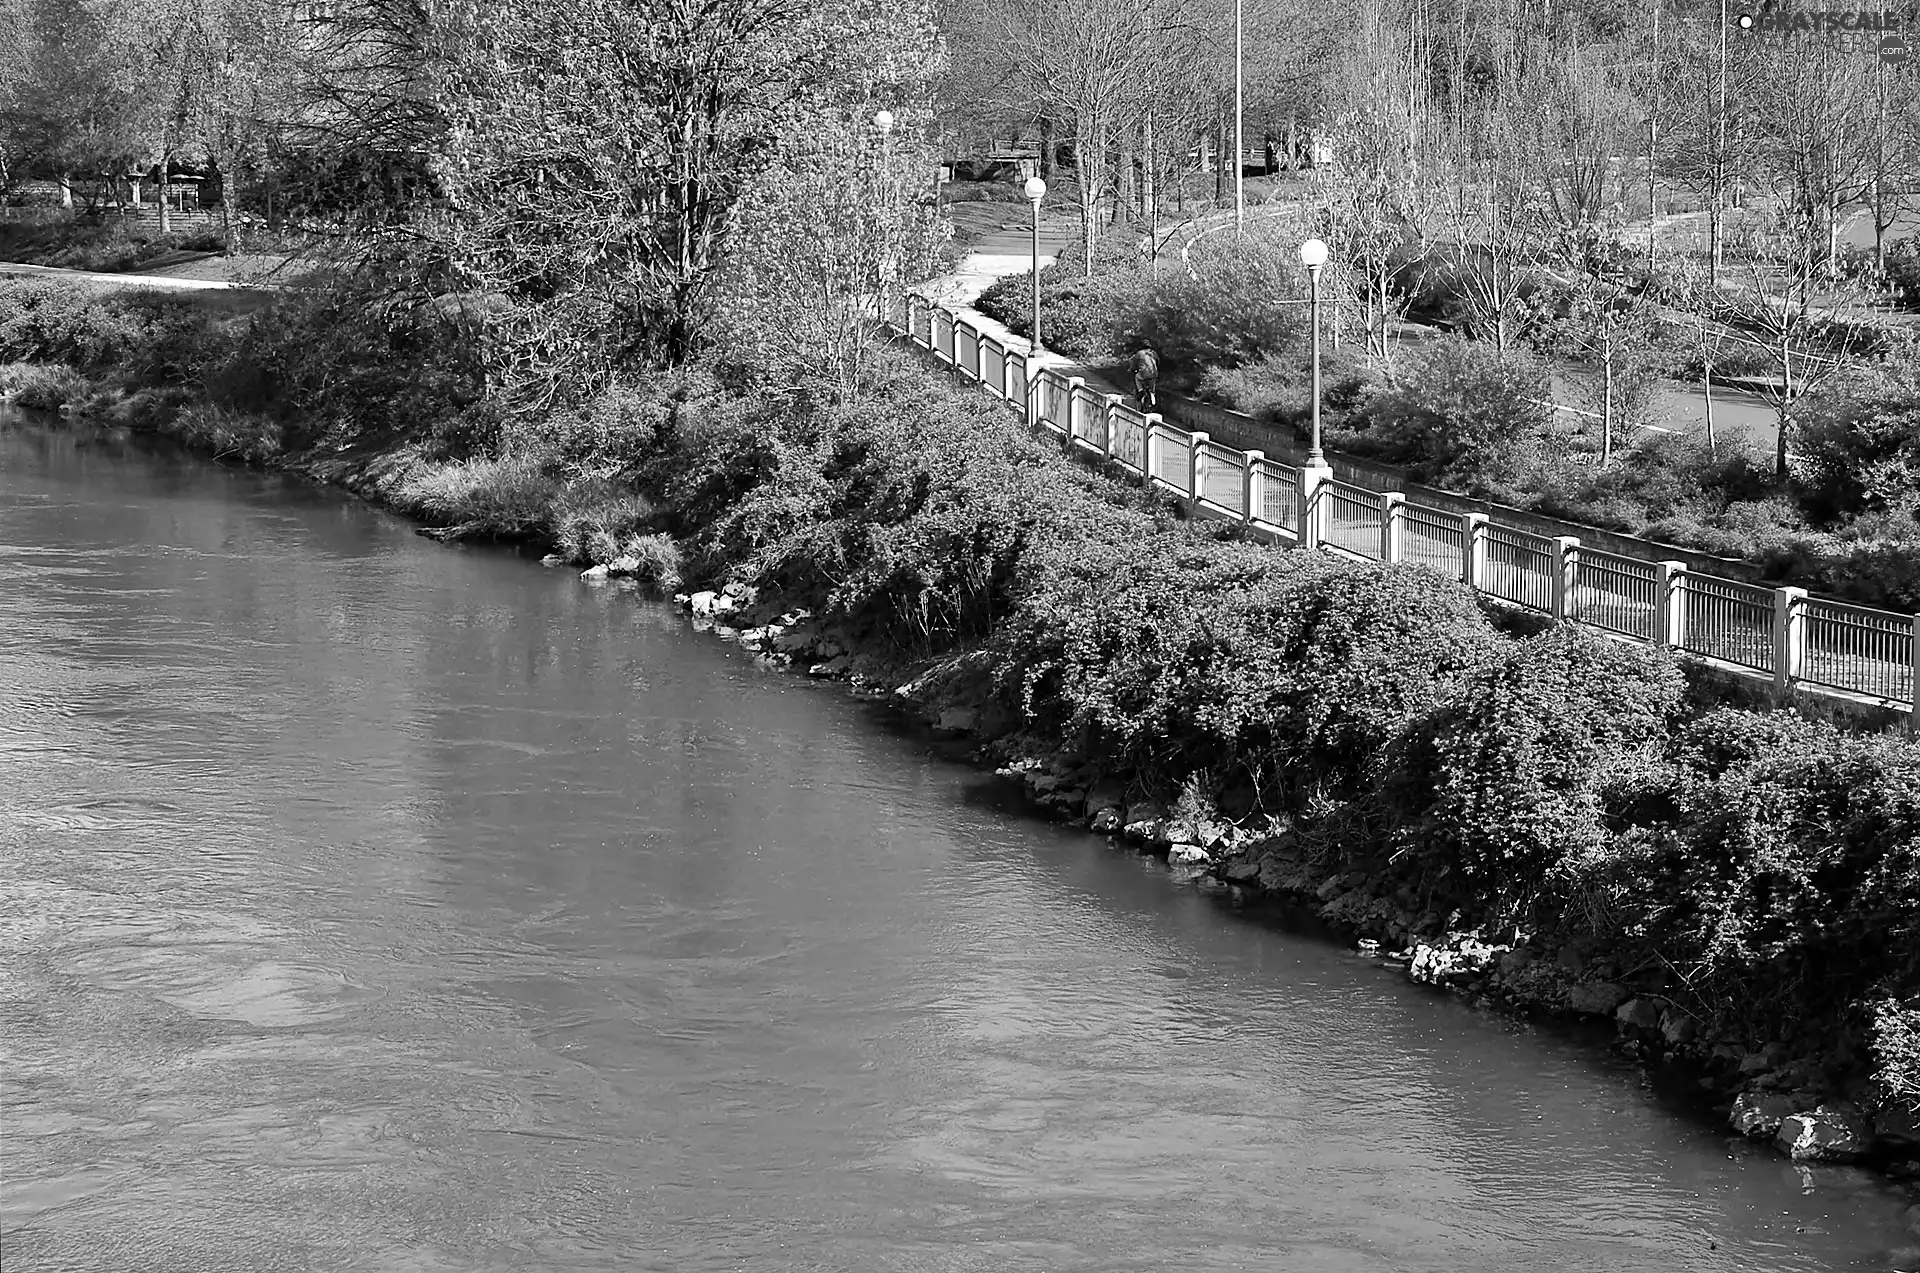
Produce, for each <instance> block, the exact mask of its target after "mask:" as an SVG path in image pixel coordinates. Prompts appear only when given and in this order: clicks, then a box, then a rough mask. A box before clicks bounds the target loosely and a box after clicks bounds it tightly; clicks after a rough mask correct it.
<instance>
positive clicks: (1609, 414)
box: [1600, 350, 1613, 468]
mask: <svg viewBox="0 0 1920 1273" xmlns="http://www.w3.org/2000/svg"><path fill="white" fill-rule="evenodd" d="M1602 374H1603V375H1604V376H1605V377H1606V379H1605V382H1604V383H1603V384H1602V385H1601V387H1600V467H1601V468H1605V467H1607V465H1609V464H1611V463H1613V351H1612V350H1608V351H1607V353H1606V354H1605V355H1604V363H1603V371H1602Z"/></svg>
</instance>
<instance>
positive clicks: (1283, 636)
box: [1007, 530, 1494, 809]
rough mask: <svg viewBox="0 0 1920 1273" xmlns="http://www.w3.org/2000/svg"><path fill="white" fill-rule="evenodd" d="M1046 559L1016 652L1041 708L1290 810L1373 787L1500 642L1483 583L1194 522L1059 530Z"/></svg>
mask: <svg viewBox="0 0 1920 1273" xmlns="http://www.w3.org/2000/svg"><path fill="white" fill-rule="evenodd" d="M1030 561H1031V569H1032V572H1033V578H1034V583H1033V585H1032V587H1031V589H1030V591H1029V592H1028V593H1027V595H1026V596H1025V598H1024V599H1023V602H1022V604H1021V607H1020V611H1019V613H1018V615H1017V616H1016V617H1015V618H1014V619H1013V621H1012V626H1011V628H1010V630H1009V636H1008V640H1009V643H1010V644H1009V654H1008V656H1007V659H1008V662H1009V664H1010V665H1011V666H1013V667H1015V668H1018V669H1020V675H1021V680H1022V689H1023V690H1024V693H1025V698H1026V702H1025V704H1024V705H1025V706H1026V707H1027V708H1028V709H1029V710H1031V711H1032V712H1034V713H1035V715H1036V717H1037V719H1039V720H1041V721H1043V722H1045V723H1046V724H1047V726H1048V728H1050V729H1051V730H1053V731H1054V732H1055V733H1057V734H1058V735H1059V736H1060V737H1062V738H1065V739H1069V740H1072V741H1073V742H1074V743H1075V745H1077V746H1080V747H1082V748H1084V749H1087V750H1088V751H1089V752H1090V753H1092V754H1099V755H1101V756H1102V757H1105V758H1107V759H1109V760H1110V761H1111V763H1112V764H1113V766H1114V767H1115V768H1116V769H1118V770H1120V771H1123V772H1126V773H1128V774H1131V775H1136V776H1138V777H1139V778H1140V780H1141V781H1142V782H1143V783H1152V784H1160V785H1164V784H1166V783H1169V782H1173V783H1177V782H1178V781H1180V780H1182V779H1184V778H1185V777H1187V776H1189V775H1191V774H1193V773H1196V772H1202V771H1204V772H1207V773H1209V774H1212V775H1215V776H1216V777H1217V778H1218V780H1219V781H1221V782H1223V783H1241V782H1244V783H1247V784H1250V785H1251V786H1252V787H1253V788H1254V789H1255V790H1256V791H1258V792H1261V793H1264V795H1265V797H1266V799H1267V800H1268V801H1269V806H1270V807H1272V808H1276V809H1277V808H1286V807H1298V805H1299V803H1300V802H1301V801H1302V800H1304V799H1305V798H1306V794H1307V793H1308V792H1312V791H1317V790H1322V789H1325V790H1330V791H1335V792H1338V793H1340V795H1341V796H1342V797H1351V796H1352V795H1354V794H1355V793H1356V792H1358V791H1359V790H1360V788H1361V787H1362V785H1363V780H1362V772H1363V770H1364V768H1365V766H1366V765H1367V764H1368V762H1369V759H1370V758H1371V757H1373V756H1374V755H1376V754H1377V753H1378V752H1379V750H1380V748H1381V747H1382V746H1383V745H1384V744H1385V742H1386V741H1387V740H1388V739H1389V738H1390V737H1392V736H1393V735H1394V734H1395V733H1396V732H1397V731H1398V730H1400V729H1401V728H1403V727H1404V726H1405V724H1406V723H1407V722H1408V721H1409V720H1412V719H1414V718H1417V717H1418V716H1419V715H1421V714H1422V713H1423V712H1425V711H1427V710H1429V709H1430V708H1431V707H1432V706H1433V705H1434V704H1435V703H1436V702H1438V701H1439V700H1440V699H1441V698H1442V697H1444V695H1445V693H1446V687H1447V686H1448V685H1449V684H1450V683H1451V682H1452V681H1453V680H1454V679H1456V678H1458V677H1459V676H1460V675H1462V674H1463V673H1464V672H1465V671H1467V670H1468V669H1470V668H1472V667H1474V666H1475V665H1476V664H1477V663H1478V661H1479V660H1480V659H1482V658H1484V657H1486V656H1487V655H1488V654H1489V653H1490V651H1491V648H1492V646H1493V644H1494V637H1493V634H1492V629H1491V628H1490V627H1489V625H1488V624H1487V622H1486V620H1485V618H1484V617H1483V616H1482V615H1481V614H1480V612H1479V611H1478V609H1477V607H1476V606H1475V604H1474V602H1473V600H1472V598H1471V596H1470V594H1468V593H1467V592H1466V591H1465V590H1464V589H1463V588H1461V587H1460V586H1459V585H1458V584H1456V583H1454V582H1452V581H1450V580H1446V579H1443V578H1441V577H1440V576H1439V575H1437V574H1433V573H1432V572H1428V571H1423V570H1418V569H1414V568H1380V569H1365V568H1361V569H1355V568H1352V567H1349V566H1346V565H1343V564H1341V563H1338V562H1335V561H1333V560H1331V559H1328V558H1323V557H1318V556H1311V555H1300V554H1290V553H1274V552H1272V551H1270V550H1267V549H1263V548H1259V547H1255V546H1252V545H1247V544H1236V543H1222V542H1215V541H1212V540H1209V539H1206V538H1204V537H1199V536H1195V535H1193V534H1191V533H1190V532H1187V531H1185V530H1173V531H1169V532H1167V533H1164V534H1160V535H1152V536H1143V537H1139V538H1135V539H1132V540H1124V539H1122V540H1114V539H1107V538H1088V539H1083V540H1076V539H1068V540H1063V541H1057V542H1051V543H1047V544H1043V545H1039V546H1037V547H1036V548H1035V550H1034V551H1033V553H1032V554H1030ZM1115 579H1126V580H1127V581H1128V584H1127V586H1126V587H1125V588H1117V587H1115V586H1114V584H1113V581H1114V580H1115Z"/></svg>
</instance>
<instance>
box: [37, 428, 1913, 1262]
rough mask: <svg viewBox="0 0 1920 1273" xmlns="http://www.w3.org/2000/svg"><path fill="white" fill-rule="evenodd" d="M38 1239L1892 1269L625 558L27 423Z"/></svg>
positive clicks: (106, 1248) (1824, 1209)
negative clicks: (1068, 817) (466, 541)
mask: <svg viewBox="0 0 1920 1273" xmlns="http://www.w3.org/2000/svg"><path fill="white" fill-rule="evenodd" d="M0 825H3V826H4V830H3V831H0V1081H3V1082H4V1090H3V1092H0V1097H3V1098H4V1102H5V1104H4V1109H3V1110H0V1118H3V1119H4V1128H3V1130H4V1141H3V1142H0V1153H3V1154H4V1159H3V1163H0V1166H3V1169H4V1176H3V1179H4V1185H3V1189H4V1192H3V1193H0V1208H3V1213H0V1256H3V1257H4V1264H5V1268H6V1273H39V1271H41V1270H82V1269H85V1270H91V1269H102V1270H116V1271H117V1270H126V1271H128V1273H135V1271H143V1270H181V1271H194V1273H219V1271H224V1270H346V1269H378V1270H420V1271H422V1273H427V1271H432V1273H439V1271H441V1270H586V1269H621V1270H645V1269H658V1270H676V1271H678V1270H686V1271H698V1270H774V1269H820V1270H925V1271H934V1270H940V1271H945V1270H976V1269H977V1270H994V1271H996V1273H1004V1271H1008V1270H1051V1269H1073V1270H1089V1271H1092V1270H1103V1271H1105V1270H1133V1269H1139V1270H1148V1269H1152V1270H1159V1269H1167V1270H1182V1271H1183V1273H1204V1271H1208V1270H1225V1269H1262V1270H1271V1269H1282V1270H1301V1271H1311V1270H1361V1269H1367V1270H1375V1269H1378V1270H1463V1269H1513V1270H1536V1269H1537V1270H1548V1269H1578V1270H1587V1269H1591V1270H1663V1271H1664V1270H1672V1269H1702V1270H1705V1269H1714V1270H1722V1269H1724V1270H1786V1269H1833V1268H1860V1269H1887V1268H1892V1267H1896V1266H1897V1261H1898V1258H1899V1257H1897V1256H1892V1255H1890V1254H1889V1251H1890V1250H1891V1249H1893V1248H1898V1247H1901V1246H1903V1245H1908V1244H1916V1243H1920V1238H1913V1237H1903V1236H1902V1232H1901V1228H1900V1225H1899V1205H1900V1204H1899V1201H1898V1200H1897V1199H1895V1198H1894V1197H1893V1196H1892V1195H1891V1194H1890V1193H1888V1192H1886V1191H1884V1190H1883V1189H1881V1188H1880V1187H1878V1186H1876V1185H1875V1184H1874V1183H1873V1182H1872V1181H1871V1180H1869V1179H1867V1178H1866V1177H1864V1176H1861V1175H1858V1174H1855V1173H1852V1172H1848V1171H1840V1170H1821V1171H1803V1170H1800V1169H1796V1168H1794V1167H1792V1166H1790V1165H1787V1164H1785V1163H1782V1162H1779V1161H1776V1160H1774V1159H1772V1158H1770V1157H1766V1156H1756V1155H1751V1154H1748V1153H1746V1152H1744V1151H1743V1150H1742V1148H1741V1147H1739V1146H1737V1145H1734V1144H1732V1143H1730V1142H1729V1141H1728V1140H1727V1139H1726V1138H1725V1137H1724V1136H1721V1135H1719V1134H1716V1133H1714V1132H1712V1131H1711V1130H1707V1129H1703V1128H1700V1127H1698V1126H1695V1125H1692V1124H1689V1123H1686V1122H1684V1121H1682V1120H1680V1119H1678V1118H1676V1117H1675V1116H1673V1115H1672V1114H1671V1113H1669V1112H1666V1111H1664V1110H1663V1109H1661V1108H1660V1107H1659V1106H1657V1105H1656V1104H1654V1103H1653V1102H1652V1101H1650V1099H1649V1098H1648V1097H1647V1096H1646V1095H1645V1094H1644V1093H1643V1092H1642V1091H1641V1090H1640V1088H1639V1086H1638V1085H1637V1083H1636V1081H1635V1080H1634V1079H1633V1077H1632V1076H1631V1075H1630V1074H1627V1073H1624V1072H1621V1071H1619V1070H1616V1069H1613V1068H1609V1067H1608V1066H1606V1065H1605V1064H1604V1063H1603V1062H1602V1061H1601V1060H1600V1059H1598V1058H1597V1056H1596V1055H1595V1054H1594V1053H1592V1052H1591V1051H1589V1050H1587V1049H1584V1048H1582V1047H1580V1046H1577V1045H1575V1044H1572V1043H1568V1042H1564V1041H1561V1040H1558V1039H1556V1038H1555V1037H1553V1036H1551V1035H1547V1034H1542V1033H1539V1032H1537V1031H1532V1030H1528V1029H1525V1028H1522V1027H1517V1026H1513V1025H1510V1024H1507V1023H1503V1022H1501V1021H1500V1020H1498V1019H1495V1018H1492V1017H1489V1016H1486V1015H1482V1014H1477V1013H1475V1012H1474V1011H1472V1010H1471V1009H1469V1008H1467V1007H1465V1006H1463V1005H1461V1004H1459V1003H1456V1002H1454V1001H1451V1000H1448V999H1444V998H1438V997H1434V996H1431V995H1429V994H1427V993H1425V992H1422V991H1418V990H1416V989H1414V988H1412V987H1409V986H1407V985H1406V984H1404V983H1403V982H1401V981H1400V980H1398V979H1396V978H1395V977H1394V976H1393V975H1391V974H1390V973H1388V972H1386V971H1384V970H1382V969H1380V968H1378V967H1376V966H1374V965H1371V964H1368V963H1366V962H1364V961H1362V960H1360V959H1358V958H1356V957H1354V956H1353V955H1351V954H1349V953H1347V952H1344V951H1341V950H1339V949H1337V948H1334V947H1331V946H1328V945H1325V944H1323V943H1321V942H1319V941H1316V940H1314V939H1312V938H1309V937H1301V936H1294V935H1289V934H1288V933H1287V932H1285V931H1282V930H1281V929H1280V928H1279V927H1278V926H1277V925H1275V924H1274V923H1273V922H1271V921H1263V920H1260V919H1259V918H1257V917H1255V916H1252V915H1248V914H1244V913H1239V912H1236V911H1235V910H1234V908H1233V907H1232V905H1231V904H1230V903H1229V902H1228V901H1226V900H1225V899H1224V898H1222V897H1220V896H1217V895H1212V894H1207V893H1203V892H1199V891H1196V890H1195V889H1194V888H1193V887H1192V886H1190V885H1182V884H1178V883H1176V882H1175V881H1173V880H1172V879H1170V878H1169V877H1168V875H1167V873H1166V872H1165V870H1164V868H1161V867H1159V866H1156V865H1150V864H1143V863H1142V862H1140V861H1139V860H1137V859H1135V858H1134V857H1133V856H1132V855H1131V854H1127V853H1123V852H1117V851H1114V850H1112V849H1109V848H1107V847H1106V846H1105V845H1104V844H1102V843H1101V842H1099V841H1097V840H1094V839H1091V838H1089V837H1087V836H1084V835H1081V834H1072V833H1067V832H1064V831H1061V830H1058V829H1054V828H1050V827H1048V826H1045V825H1043V824H1039V823H1036V822H1034V821H1032V820H1029V819H1026V818H1025V817H1023V816H1021V815H1020V813H1019V811H1018V810H1017V809H1016V808H1015V807H1013V806H1011V805H1009V804H1007V803H1006V801H1005V798H1004V797H1003V796H1002V795H1001V794H1000V793H999V792H998V790H997V788H996V787H995V786H994V785H993V784H992V783H991V782H990V780H988V779H985V778H983V777H982V776H981V775H979V774H977V773H975V772H973V771H970V770H968V769H967V768H964V767H962V766H959V765H956V764H953V763H950V762H947V761H944V760H941V759H939V758H937V757H935V756H933V755H932V754H931V753H929V752H928V751H927V750H926V749H925V748H924V747H923V746H921V745H920V744H918V743H916V742H915V741H913V740H912V739H910V738H907V737H903V736H901V735H899V734H897V733H894V732H891V731H890V730H889V729H888V728H887V727H886V726H885V724H884V722H883V721H881V720H880V719H879V718H878V717H876V716H875V715H874V714H873V710H872V709H870V708H866V707H863V706H861V705H858V704H855V703H852V702H850V701H848V700H847V699H846V698H845V697H844V696H843V695H842V694H841V693H840V692H839V691H837V690H835V689H833V688H831V687H826V686H821V685H816V684H812V683H809V682H807V681H805V680H804V679H800V678H795V677H793V676H791V675H788V674H783V673H780V672H776V671H772V670H768V669H764V668H761V667H757V666H755V665H754V663H753V662H752V661H751V659H750V658H749V657H748V656H746V655H744V654H742V653H740V652H739V651H737V650H735V649H732V648H729V647H726V646H724V645H722V644H721V643H719V642H718V641H717V640H715V639H714V638H712V637H710V636H705V635H701V634H697V633H694V632H692V631H690V630H689V629H688V628H687V627H686V626H685V624H684V623H683V622H682V621H681V620H679V619H678V618H676V617H674V616H673V615H671V614H670V613H668V612H667V611H665V610H663V609H661V608H659V607H657V606H654V605H651V604H648V603H646V602H644V601H641V600H639V599H637V598H635V597H634V596H632V595H631V594H626V593H621V592H618V591H615V590H611V589H604V588H603V589H594V588H590V587H588V586H585V585H583V584H582V583H581V582H580V581H579V580H578V579H577V578H575V577H574V576H573V575H572V572H568V571H543V570H541V569H540V568H539V567H537V566H535V565H533V564H531V563H530V562H528V561H527V560H526V559H524V558H520V557H516V556H513V555H510V554H505V553H500V552H494V551H487V550H478V549H467V550H461V549H453V548H446V547H442V546H440V545H437V544H434V543H431V542H429V541H426V540H423V539H421V538H419V537H417V536H415V535H414V534H412V533H411V532H410V531H409V530H408V529H407V528H406V527H405V526H404V525H402V524H400V523H399V522H397V521H395V520H393V519H391V518H388V517H385V516H383V515H380V514H377V513H374V512H371V511H368V510H366V509H363V508H360V507H358V506H356V505H354V504H351V503H349V502H346V501H344V500H342V499H339V498H336V497H334V496H332V495H330V494H323V493H318V492H314V491H311V490H308V489H305V488H302V487H300V486H297V485H294V484H290V483H284V482H279V481H273V480H268V479H264V478H261V477H258V476H254V475H249V474H244V473H235V472H229V471H223V470H221V469H217V468H214V467H212V466H210V465H207V464H203V463H200V462H198V461H190V460H185V459H180V458H170V457H166V456H155V455H150V454H146V453H143V452H140V451H138V450H133V449H130V448H129V447H128V446H126V445H125V444H122V443H115V442H113V441H112V440H110V439H100V438H95V439H91V440H88V439H83V438H79V437H76V436H74V435H71V434H65V433H54V432H46V431H41V430H38V429H35V428H30V427H25V426H21V427H15V428H13V429H11V430H10V431H4V432H0Z"/></svg>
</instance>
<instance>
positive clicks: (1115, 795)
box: [1086, 782, 1127, 818]
mask: <svg viewBox="0 0 1920 1273" xmlns="http://www.w3.org/2000/svg"><path fill="white" fill-rule="evenodd" d="M1126 803H1127V793H1126V792H1125V791H1124V790H1123V789H1122V788H1121V787H1120V785H1119V784H1118V783H1112V782H1103V783H1099V784H1098V785H1096V786H1095V787H1094V788H1093V790H1091V791H1089V792H1087V804H1086V809H1087V813H1088V815H1089V816H1091V815H1093V814H1096V813H1099V812H1100V811H1101V810H1102V809H1111V810H1113V813H1114V816H1115V817H1116V818H1118V817H1120V816H1122V814H1123V812H1124V810H1125V808H1126Z"/></svg>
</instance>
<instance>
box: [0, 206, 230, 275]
mask: <svg viewBox="0 0 1920 1273" xmlns="http://www.w3.org/2000/svg"><path fill="white" fill-rule="evenodd" d="M225 250H226V241H225V239H224V238H223V237H222V236H221V235H220V234H219V233H218V232H216V231H213V230H208V229H204V228H202V229H185V230H174V231H171V232H169V233H167V234H161V233H160V232H159V231H158V230H156V229H150V228H148V227H146V226H144V225H143V224H141V223H140V222H137V221H136V222H131V223H129V222H127V221H124V220H122V219H120V218H118V217H109V218H104V219H98V220H96V219H91V218H88V217H85V216H73V217H62V218H58V219H55V220H52V221H41V222H0V260H7V261H22V262H25V263H27V264H30V265H51V266H57V267H59V268H61V269H69V270H92V271H98V272H100V273H107V274H112V273H118V272H121V271H124V270H132V269H138V268H139V267H140V266H142V265H144V264H146V263H147V262H149V261H151V260H153V259H154V258H156V257H160V256H164V255H166V254H167V253H169V252H222V251H225Z"/></svg>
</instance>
